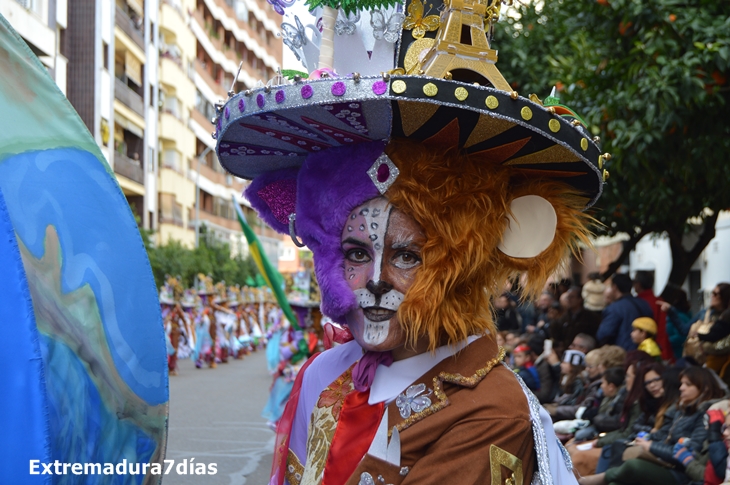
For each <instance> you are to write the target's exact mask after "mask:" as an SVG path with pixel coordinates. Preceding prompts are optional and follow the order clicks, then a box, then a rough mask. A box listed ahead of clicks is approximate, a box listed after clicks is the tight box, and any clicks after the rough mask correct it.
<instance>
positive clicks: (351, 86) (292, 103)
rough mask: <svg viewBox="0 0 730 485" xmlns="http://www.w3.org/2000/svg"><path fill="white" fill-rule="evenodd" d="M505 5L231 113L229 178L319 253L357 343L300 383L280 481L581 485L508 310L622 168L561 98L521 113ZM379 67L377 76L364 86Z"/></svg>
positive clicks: (473, 10)
mask: <svg viewBox="0 0 730 485" xmlns="http://www.w3.org/2000/svg"><path fill="white" fill-rule="evenodd" d="M407 3H409V4H410V5H409V6H408V7H407V9H408V12H409V13H413V12H417V11H419V5H420V8H421V9H422V8H423V4H422V3H420V1H419V2H417V1H416V0H409V1H408V2H407ZM490 5H492V4H491V3H490ZM499 5H500V3H499V2H495V3H494V4H493V7H490V10H489V12H490V13H489V15H488V16H486V17H485V16H484V15H485V13H484V5H483V4H478V3H476V2H471V1H468V2H449V3H446V4H445V6H446V8H444V10H443V12H442V15H443V16H445V17H446V18H444V19H442V21H441V22H438V21H436V22H435V23H434V29H433V30H434V32H433V33H432V34H431V35H434V37H429V38H422V37H423V34H424V33H425V31H424V30H422V29H420V28H419V30H418V31H417V30H416V29H417V27H416V25H417V24H418V23H417V22H416V21H414V22H405V23H403V29H404V30H403V31H402V32H400V33H401V34H402V35H401V36H400V37H399V36H398V35H395V36H392V38H393V41H395V42H396V43H399V44H398V45H396V46H393V45H392V43H389V42H386V41H383V40H381V41H380V43H378V42H375V46H376V49H375V50H376V51H370V50H367V51H366V52H367V54H365V57H363V59H364V62H363V63H360V64H357V65H355V64H348V65H347V66H344V65H343V66H342V67H339V66H337V65H335V66H334V69H319V70H317V71H315V72H312V73H311V74H310V76H309V80H307V81H301V80H299V79H297V80H296V82H295V83H293V84H288V85H280V86H274V87H267V88H266V89H262V90H252V91H247V92H245V93H240V94H237V95H233V96H232V97H231V98H230V99H229V100H228V102H227V103H226V104H225V106H223V107H222V109H221V110H220V111H219V116H218V117H217V119H216V127H217V129H216V134H215V135H216V138H217V140H218V146H217V151H218V155H219V159H220V160H221V163H222V164H223V166H224V167H225V168H226V169H227V170H228V171H230V172H231V173H233V174H235V175H238V176H241V177H244V178H249V179H253V180H252V182H251V184H250V185H249V186H248V187H247V189H246V192H245V194H246V197H247V198H248V200H249V201H250V202H251V205H252V207H254V208H255V209H256V210H257V211H258V213H259V215H260V216H261V217H262V218H263V219H264V220H265V221H266V222H267V223H268V224H269V226H271V227H272V228H274V229H275V230H277V231H279V232H281V233H283V234H289V235H290V236H291V237H292V240H293V242H294V243H295V244H296V245H298V246H303V245H306V246H307V247H308V248H309V249H310V250H311V251H312V253H313V256H314V264H315V272H316V276H317V281H318V282H319V285H320V290H321V309H322V312H323V313H324V314H325V315H327V316H329V317H330V318H332V319H333V320H334V321H335V322H337V323H339V324H342V325H345V326H346V327H347V330H348V331H349V333H350V334H351V336H352V337H353V338H354V340H350V341H348V342H346V343H343V344H342V345H339V346H336V347H333V348H331V349H329V350H326V351H324V352H322V353H321V354H318V355H315V356H313V357H310V358H309V359H308V360H307V362H306V364H305V365H304V366H303V368H302V369H301V370H300V372H299V374H298V376H297V379H296V381H295V383H294V386H293V388H292V391H291V397H290V400H289V402H288V403H287V406H286V409H285V411H284V414H283V415H282V418H281V419H280V421H279V424H278V428H277V441H276V445H275V452H274V453H275V454H274V460H273V470H272V476H271V484H273V485H278V484H281V483H284V482H286V483H289V484H290V485H320V484H326V485H345V484H347V485H365V484H376V483H380V484H383V485H385V484H393V485H409V484H412V485H416V484H437V483H438V484H440V483H444V484H474V483H480V484H494V485H497V484H500V485H501V484H503V483H505V482H509V483H512V484H515V485H525V484H531V483H541V484H543V485H549V484H561V485H563V484H575V483H576V479H575V476H574V474H573V472H572V465H571V464H570V460H569V458H568V455H567V453H566V452H565V450H564V449H563V447H562V445H561V444H560V443H559V441H558V440H557V438H556V436H555V433H554V430H553V428H552V423H551V419H550V416H549V415H548V414H547V412H546V411H545V410H544V409H543V408H541V407H540V405H539V403H538V401H537V399H536V398H535V396H534V395H533V394H532V392H531V391H529V389H527V387H526V386H525V385H524V383H523V382H522V381H521V380H520V379H519V377H518V376H517V375H516V374H515V373H514V372H512V371H511V370H510V369H509V368H507V367H506V366H505V365H503V363H502V360H503V358H504V350H503V349H501V348H500V347H498V346H497V344H496V342H495V331H496V329H495V325H494V322H493V321H492V307H491V301H492V300H493V299H496V297H497V296H499V295H500V294H501V293H502V291H503V288H502V286H503V284H504V282H505V281H506V280H507V279H508V278H511V277H515V276H516V275H517V273H520V272H521V273H523V274H524V276H525V281H526V286H525V289H524V294H525V297H526V298H531V297H536V296H537V295H538V294H539V292H540V291H541V290H542V288H543V286H544V284H545V282H546V281H547V279H548V277H549V276H550V275H551V274H553V273H554V271H555V270H556V269H557V268H558V266H559V265H560V263H561V262H562V261H563V260H564V258H566V256H567V255H568V254H569V253H570V251H571V250H577V248H578V245H579V244H580V243H585V244H589V241H588V234H589V230H588V225H589V224H590V222H591V219H590V218H589V217H588V216H587V215H585V214H584V213H583V210H584V209H585V208H586V207H587V206H590V205H591V204H592V203H593V202H595V200H596V199H597V198H598V197H599V195H600V193H601V190H602V184H603V181H602V177H601V174H600V171H599V167H598V166H597V164H598V163H599V160H600V163H603V158H600V157H602V155H601V154H600V151H599V148H598V146H597V145H596V143H595V142H594V141H593V140H592V139H591V137H590V136H589V135H588V133H587V132H586V131H585V126H584V124H583V123H582V122H581V120H580V118H579V117H578V116H577V115H576V114H575V113H574V112H572V111H571V110H570V109H569V108H567V107H565V106H563V105H561V104H560V103H559V100H558V99H557V98H556V97H555V96H550V97H548V98H546V99H545V101H544V102H543V101H541V100H539V98H537V96H531V99H527V98H523V97H520V96H519V95H518V93H516V92H513V91H512V88H511V87H510V85H509V83H508V82H507V81H506V80H505V79H504V78H503V77H502V75H501V74H500V73H499V71H498V70H497V68H496V65H495V61H496V59H497V56H496V52H495V51H493V50H490V49H489V47H488V45H489V39H487V37H486V35H487V32H490V31H491V24H492V23H493V22H494V21H495V19H496V18H498V16H499V15H498V12H499ZM477 7H480V8H477ZM494 8H496V11H494ZM462 10H463V12H462ZM421 11H422V10H421ZM437 20H438V19H437ZM467 22H471V24H469V25H470V26H469V27H467ZM373 25H374V24H373ZM313 28H314V29H315V30H316V27H313ZM410 30H413V32H410ZM463 32H468V33H470V35H467V36H464V35H463ZM363 35H365V32H363ZM345 37H358V36H340V37H339V38H340V39H343V42H345V41H347V42H351V43H350V44H347V46H348V47H343V49H344V50H341V51H340V56H339V59H342V60H345V59H353V58H356V57H357V56H358V55H359V54H362V53H361V52H360V53H359V52H358V51H357V50H356V49H354V48H353V47H352V45H353V44H352V42H358V41H359V40H358V39H359V37H358V38H356V39H354V40H353V39H344V38H345ZM462 39H463V40H464V41H466V42H468V43H469V44H462V43H461V40H462ZM322 47H325V45H324V42H323V46H322ZM326 47H327V49H329V50H330V51H331V49H332V46H331V45H329V44H328V45H326ZM337 48H338V46H337V45H335V47H334V49H335V56H334V57H335V58H338V56H337ZM377 49H391V50H390V51H388V52H377ZM330 53H331V52H330ZM399 53H400V54H399ZM465 56H472V57H476V58H475V59H472V60H470V61H468V62H467V61H465ZM327 59H328V61H331V60H332V59H330V58H327ZM368 59H371V60H372V63H370V64H369V63H368ZM392 61H395V62H396V64H393V63H392ZM343 62H344V61H343ZM378 62H380V63H381V64H377V63H378ZM386 62H389V63H390V65H387V66H386V65H385V64H386ZM376 64H377V68H375V66H376ZM330 66H332V64H329V65H328V66H327V67H330ZM361 67H362V68H363V70H369V69H371V68H372V70H371V71H370V73H372V75H368V74H367V73H365V74H362V72H363V70H361V71H360V73H355V74H352V75H351V76H350V75H347V73H351V72H353V71H354V70H355V68H357V69H360V68H361ZM381 72H385V73H387V74H380V73H381ZM338 73H340V75H339V76H338ZM376 73H377V74H376ZM408 73H425V75H420V74H417V75H409V74H408ZM475 83H477V85H475ZM532 98H534V100H533V99H532ZM538 101H539V102H538ZM561 115H564V116H565V117H563V116H561ZM338 339H339V340H340V341H344V340H345V338H344V337H343V336H342V335H340V336H339V337H338Z"/></svg>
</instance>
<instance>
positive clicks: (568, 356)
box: [557, 349, 586, 406]
mask: <svg viewBox="0 0 730 485" xmlns="http://www.w3.org/2000/svg"><path fill="white" fill-rule="evenodd" d="M585 362H586V356H585V354H584V353H583V352H581V351H579V350H572V349H569V350H566V351H565V353H564V354H563V361H562V362H561V363H560V375H561V380H560V388H561V394H560V396H559V397H558V400H557V404H558V406H565V405H571V404H580V398H581V396H582V394H583V387H584V384H583V380H582V379H581V377H580V375H581V373H582V372H583V369H585Z"/></svg>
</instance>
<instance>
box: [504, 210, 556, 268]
mask: <svg viewBox="0 0 730 485" xmlns="http://www.w3.org/2000/svg"><path fill="white" fill-rule="evenodd" d="M507 218H508V223H507V228H506V229H505V230H504V234H503V235H502V242H500V243H499V245H498V246H497V248H498V249H499V250H500V251H502V252H503V253H504V254H506V255H507V256H510V257H513V258H534V257H535V256H537V255H539V254H540V253H542V252H543V251H545V250H546V249H547V248H548V247H549V246H550V244H552V242H553V239H555V229H556V228H557V226H558V217H557V214H556V213H555V208H554V207H553V206H552V204H551V203H550V202H548V201H547V200H545V199H543V198H542V197H540V196H537V195H525V196H522V197H517V198H516V199H513V200H512V203H511V204H510V214H508V216H507Z"/></svg>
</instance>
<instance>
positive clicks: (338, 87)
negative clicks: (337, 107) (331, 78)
mask: <svg viewBox="0 0 730 485" xmlns="http://www.w3.org/2000/svg"><path fill="white" fill-rule="evenodd" d="M345 91H347V86H345V83H343V82H342V81H337V82H336V83H334V84H333V85H332V94H334V95H335V96H342V95H343V94H345Z"/></svg>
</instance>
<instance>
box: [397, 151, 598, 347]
mask: <svg viewBox="0 0 730 485" xmlns="http://www.w3.org/2000/svg"><path fill="white" fill-rule="evenodd" d="M386 153H387V155H388V156H389V157H390V158H391V159H392V160H393V162H394V163H395V164H396V166H397V167H398V169H399V170H400V175H399V176H398V178H397V179H396V181H395V183H394V184H393V185H392V186H391V187H390V188H389V189H388V192H387V193H386V196H387V198H388V199H389V200H390V202H391V203H392V204H393V206H394V207H396V208H398V209H399V210H402V211H403V212H404V213H406V214H408V215H410V216H411V217H413V218H414V219H415V220H416V222H418V223H419V224H420V225H421V227H422V228H423V230H424V233H425V235H426V239H427V241H426V244H425V245H424V247H423V249H422V254H421V256H422V264H423V265H422V267H421V269H420V270H419V272H418V274H417V276H416V278H415V281H414V283H413V285H412V286H411V288H410V289H409V290H408V292H407V293H406V295H405V298H404V300H403V302H402V304H401V306H400V308H399V309H398V319H399V320H400V321H401V322H403V326H404V330H405V332H406V335H407V344H408V345H412V346H415V345H416V342H417V341H418V340H420V339H421V338H422V337H424V336H425V337H427V338H428V343H429V349H430V350H434V349H435V348H437V347H439V346H441V345H445V344H454V343H456V342H459V341H462V340H464V339H466V338H467V337H468V336H470V335H480V334H483V333H485V332H486V331H489V332H491V333H492V334H494V332H495V325H494V320H493V317H492V315H493V309H492V304H491V302H492V300H493V299H494V298H496V297H497V296H499V295H500V294H501V293H502V292H503V289H502V288H503V285H504V283H505V281H507V279H508V278H512V277H514V276H516V275H517V274H518V273H525V274H526V284H525V286H524V288H523V289H524V291H523V297H524V298H530V297H535V296H537V295H538V294H539V293H540V291H542V289H543V287H544V285H545V282H546V281H547V279H548V277H549V276H550V275H552V274H553V273H554V272H555V271H556V270H557V269H558V268H559V267H560V265H561V264H562V263H563V262H564V261H565V260H566V257H567V256H568V255H569V254H570V253H571V252H572V253H573V254H578V253H577V249H578V244H579V243H580V242H582V243H584V244H586V245H590V242H589V235H590V230H589V226H590V224H592V223H593V221H594V220H593V219H592V218H591V217H590V216H589V215H587V214H585V213H584V212H583V211H582V210H583V208H584V207H585V205H586V202H587V199H586V198H584V197H581V196H580V195H579V193H578V192H577V191H576V190H575V189H573V188H572V187H570V186H568V185H567V184H564V183H561V182H556V181H554V180H551V179H528V178H526V177H524V176H523V175H521V173H520V172H519V171H518V170H516V169H514V168H510V167H505V166H503V165H500V164H498V163H490V161H489V160H488V159H485V158H484V157H483V156H479V155H478V154H477V155H467V154H464V153H461V152H460V151H459V150H458V149H456V148H448V149H445V148H440V149H439V148H434V147H432V146H427V145H424V144H419V143H416V142H412V141H406V140H392V141H391V142H390V143H389V145H388V146H387V148H386ZM524 195H537V196H540V197H543V198H544V199H546V200H547V201H548V202H550V203H551V204H552V206H553V207H554V209H555V212H556V215H557V227H556V232H555V238H554V240H553V242H552V243H551V244H550V246H549V247H548V248H547V249H545V250H544V251H543V252H542V253H540V254H539V255H538V256H536V257H534V258H526V259H520V258H513V257H510V256H507V255H506V254H504V253H502V252H501V251H500V250H499V249H497V246H498V245H499V243H500V242H501V240H502V235H503V233H504V231H505V228H506V227H507V224H508V219H507V217H508V215H510V214H511V213H510V204H511V202H512V200H514V199H515V198H517V197H521V196H524Z"/></svg>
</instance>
